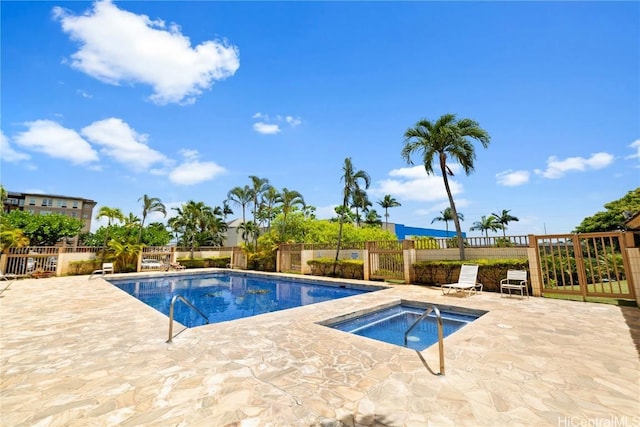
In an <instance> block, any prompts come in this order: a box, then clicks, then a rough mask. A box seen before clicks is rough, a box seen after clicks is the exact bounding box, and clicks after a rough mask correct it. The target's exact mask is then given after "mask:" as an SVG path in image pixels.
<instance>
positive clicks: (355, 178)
mask: <svg viewBox="0 0 640 427" xmlns="http://www.w3.org/2000/svg"><path fill="white" fill-rule="evenodd" d="M340 180H341V181H342V182H343V183H344V187H343V189H342V208H341V209H342V212H343V213H342V214H340V218H339V220H340V226H339V228H338V244H337V248H336V259H335V262H334V263H333V275H334V276H335V274H336V268H337V266H338V259H339V256H340V245H341V244H342V227H343V226H344V218H345V214H344V212H345V211H347V210H349V206H350V204H351V202H352V201H353V196H354V194H356V193H357V192H358V191H359V190H360V188H361V187H360V182H361V181H362V182H363V184H364V188H365V189H368V188H369V185H371V177H370V176H369V174H368V173H366V172H365V171H363V170H358V171H356V170H355V169H354V167H353V163H352V162H351V157H347V158H345V159H344V165H343V166H342V177H341V178H340Z"/></svg>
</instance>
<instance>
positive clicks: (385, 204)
mask: <svg viewBox="0 0 640 427" xmlns="http://www.w3.org/2000/svg"><path fill="white" fill-rule="evenodd" d="M378 204H379V205H380V206H381V207H382V208H384V222H385V229H387V228H389V208H395V207H398V206H402V205H401V204H400V202H398V201H397V200H396V199H394V198H393V197H391V194H385V196H384V198H383V199H382V200H378Z"/></svg>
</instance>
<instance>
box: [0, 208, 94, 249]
mask: <svg viewBox="0 0 640 427" xmlns="http://www.w3.org/2000/svg"><path fill="white" fill-rule="evenodd" d="M5 227H7V228H6V229H5ZM82 227H84V223H83V222H82V220H80V219H77V218H72V217H69V216H65V215H60V214H48V215H36V214H32V213H30V212H28V211H20V210H14V211H11V212H10V213H8V214H3V219H2V230H3V232H5V231H6V232H7V234H6V235H5V234H3V240H5V238H6V239H7V242H13V244H14V245H22V244H23V243H24V242H25V240H23V238H26V239H28V241H29V244H30V245H32V246H55V245H56V243H58V242H59V241H60V240H62V239H64V238H71V237H75V236H76V235H78V233H79V232H80V230H82ZM17 230H20V231H17Z"/></svg>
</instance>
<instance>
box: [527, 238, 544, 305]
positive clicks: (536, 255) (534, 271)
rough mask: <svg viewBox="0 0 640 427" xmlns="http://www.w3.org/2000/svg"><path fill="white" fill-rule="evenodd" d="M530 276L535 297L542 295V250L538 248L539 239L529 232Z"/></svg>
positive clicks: (528, 256) (532, 292) (528, 255)
mask: <svg viewBox="0 0 640 427" xmlns="http://www.w3.org/2000/svg"><path fill="white" fill-rule="evenodd" d="M527 258H529V277H530V279H531V294H532V295H533V296H534V297H541V296H542V277H541V272H540V251H539V250H538V240H537V239H536V237H535V236H534V235H533V234H529V249H527Z"/></svg>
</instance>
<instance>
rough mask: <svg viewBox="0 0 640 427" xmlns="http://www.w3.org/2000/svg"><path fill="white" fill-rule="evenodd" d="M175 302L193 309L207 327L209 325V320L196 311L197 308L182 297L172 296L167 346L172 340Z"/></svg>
mask: <svg viewBox="0 0 640 427" xmlns="http://www.w3.org/2000/svg"><path fill="white" fill-rule="evenodd" d="M177 300H180V301H182V302H184V303H185V304H187V305H188V306H189V307H191V308H192V309H194V310H195V311H196V313H198V314H199V315H200V316H202V317H203V318H204V320H205V321H206V322H207V323H206V324H207V325H208V324H209V318H208V317H207V316H205V314H204V313H203V312H201V311H200V310H198V308H197V307H196V306H195V305H193V304H191V303H190V302H189V300H187V299H186V298H185V297H183V296H182V295H174V296H173V298H171V305H170V306H169V339H168V340H167V343H168V344H169V343H171V342H172V340H173V306H174V305H175V304H176V301H177Z"/></svg>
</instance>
